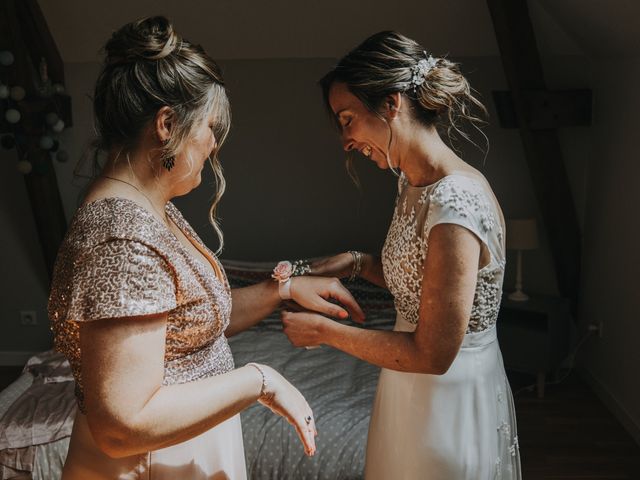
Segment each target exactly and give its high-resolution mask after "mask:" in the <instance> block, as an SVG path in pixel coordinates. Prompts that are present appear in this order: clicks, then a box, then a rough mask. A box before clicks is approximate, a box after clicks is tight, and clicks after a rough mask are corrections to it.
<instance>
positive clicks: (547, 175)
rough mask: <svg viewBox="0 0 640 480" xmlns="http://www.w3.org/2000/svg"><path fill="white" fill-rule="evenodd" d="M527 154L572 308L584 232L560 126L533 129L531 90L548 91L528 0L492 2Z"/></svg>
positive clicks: (557, 268) (557, 267) (558, 272)
mask: <svg viewBox="0 0 640 480" xmlns="http://www.w3.org/2000/svg"><path fill="white" fill-rule="evenodd" d="M487 4H488V7H489V11H490V13H491V18H492V20H493V26H494V29H495V32H496V39H497V41H498V47H499V49H500V56H501V58H502V64H503V67H504V72H505V76H506V79H507V83H508V85H509V89H510V91H511V98H512V101H513V108H514V111H515V117H516V120H517V125H518V128H519V130H520V137H521V139H522V145H523V147H524V153H525V158H526V161H527V165H528V167H529V172H530V175H531V180H532V182H533V187H534V191H535V194H536V198H537V200H538V204H539V206H540V212H541V214H542V219H543V221H544V225H545V230H546V233H547V239H548V242H549V246H550V248H551V254H552V257H553V261H554V266H555V271H556V277H557V281H558V288H559V290H560V294H561V295H563V296H565V297H567V298H569V299H570V300H571V303H572V307H573V311H574V313H575V311H576V305H577V300H578V293H579V283H580V255H581V235H580V226H579V223H578V217H577V214H576V209H575V205H574V201H573V197H572V194H571V189H570V185H569V180H568V176H567V172H566V168H565V164H564V161H563V158H562V150H561V148H560V142H559V140H558V135H557V132H556V130H555V128H552V127H550V128H532V125H531V104H530V102H529V98H530V92H531V91H538V92H541V91H546V85H545V80H544V72H543V68H542V63H541V61H540V55H539V53H538V46H537V43H536V38H535V34H534V30H533V26H532V24H531V19H530V17H529V10H528V7H527V0H487ZM508 234H509V232H507V235H508Z"/></svg>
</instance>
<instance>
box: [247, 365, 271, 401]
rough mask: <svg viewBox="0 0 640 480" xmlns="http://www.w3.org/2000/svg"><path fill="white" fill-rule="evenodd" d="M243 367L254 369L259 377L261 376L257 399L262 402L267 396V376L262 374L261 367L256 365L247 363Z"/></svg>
mask: <svg viewBox="0 0 640 480" xmlns="http://www.w3.org/2000/svg"><path fill="white" fill-rule="evenodd" d="M245 366H251V367H254V368H255V369H256V370H258V372H260V375H261V376H262V386H261V387H260V396H259V397H258V400H262V399H263V398H265V397H266V396H267V376H266V375H265V374H264V370H263V369H262V367H261V366H260V365H258V364H257V363H254V362H249V363H247V364H246V365H245Z"/></svg>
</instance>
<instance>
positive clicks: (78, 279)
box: [49, 198, 234, 411]
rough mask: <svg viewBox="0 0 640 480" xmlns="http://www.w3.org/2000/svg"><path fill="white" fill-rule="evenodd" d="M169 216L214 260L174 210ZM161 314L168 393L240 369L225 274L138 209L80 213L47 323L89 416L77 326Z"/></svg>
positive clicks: (57, 273) (98, 207)
mask: <svg viewBox="0 0 640 480" xmlns="http://www.w3.org/2000/svg"><path fill="white" fill-rule="evenodd" d="M166 212H167V214H168V215H169V217H170V218H171V220H172V221H173V222H174V223H175V224H176V225H177V226H178V227H179V228H180V229H181V231H182V232H184V233H185V235H186V236H187V237H190V238H191V239H193V240H194V241H195V242H197V243H198V244H199V245H200V247H201V248H202V249H203V250H205V251H206V252H208V253H209V254H210V255H209V256H210V257H211V258H212V259H214V254H213V253H211V252H210V251H209V250H207V248H206V246H205V245H204V244H203V243H202V241H201V240H200V239H199V237H198V235H197V234H196V233H195V232H194V231H193V229H192V228H191V227H190V226H189V224H188V223H187V222H186V220H185V219H184V218H183V217H182V215H181V214H180V212H179V211H178V209H177V208H176V207H175V206H174V205H173V204H171V203H169V204H168V205H167V209H166ZM214 261H215V259H214ZM216 267H218V268H217V269H218V270H219V271H220V272H223V270H222V267H221V266H220V265H219V264H217V263H216ZM160 313H166V314H167V328H166V342H165V343H166V344H165V358H164V363H165V371H164V380H163V383H164V384H165V385H170V384H174V383H186V382H190V381H193V380H197V379H199V378H205V377H208V376H212V375H217V374H220V373H224V372H227V371H229V370H232V369H233V368H234V364H233V357H232V355H231V351H230V349H229V346H228V344H227V340H226V338H225V336H224V330H225V328H226V327H227V325H228V323H229V319H230V315H231V290H230V288H229V284H228V281H227V279H226V277H225V276H224V274H222V278H218V277H217V276H216V275H215V274H214V273H213V271H212V270H211V269H210V268H207V267H206V266H205V265H204V264H203V263H202V261H200V260H198V259H197V258H195V257H193V256H192V255H191V254H189V252H188V251H187V250H186V249H185V248H184V246H183V245H182V244H181V243H180V241H179V240H178V239H177V238H176V237H175V236H174V235H173V233H171V231H170V230H169V229H168V228H167V227H166V226H165V225H163V224H162V223H161V222H160V221H158V220H157V219H156V218H155V217H154V216H153V215H151V213H149V212H148V211H147V210H145V209H144V208H142V207H141V206H139V205H137V204H136V203H135V202H133V201H130V200H126V199H122V198H107V199H102V200H97V201H95V202H91V203H89V204H86V205H84V206H82V207H80V209H78V211H77V212H76V214H75V216H74V218H73V219H72V221H71V224H70V226H69V230H68V232H67V235H66V237H65V239H64V241H63V243H62V246H61V247H60V251H59V252H58V258H57V260H56V266H55V270H54V276H53V282H52V287H51V294H50V297H49V319H50V321H51V328H52V330H53V333H54V341H55V346H56V349H57V350H59V351H60V352H62V353H63V354H64V355H65V356H67V358H68V359H69V362H70V364H71V367H72V370H73V374H74V377H75V379H76V391H77V394H78V401H79V405H80V408H81V409H83V411H84V405H83V385H82V375H81V351H80V344H79V323H80V322H86V321H96V320H101V321H108V319H110V318H120V317H137V316H142V315H151V314H160Z"/></svg>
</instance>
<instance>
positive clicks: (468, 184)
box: [425, 175, 496, 244]
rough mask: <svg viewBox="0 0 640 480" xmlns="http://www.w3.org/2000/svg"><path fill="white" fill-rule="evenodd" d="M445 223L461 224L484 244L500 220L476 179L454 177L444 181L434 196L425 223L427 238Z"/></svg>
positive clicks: (438, 186)
mask: <svg viewBox="0 0 640 480" xmlns="http://www.w3.org/2000/svg"><path fill="white" fill-rule="evenodd" d="M441 223H450V224H455V225H460V226H462V227H464V228H467V229H468V230H470V231H471V232H472V233H474V234H475V235H476V236H477V237H478V238H479V239H480V240H481V241H482V242H483V243H484V244H488V243H489V241H488V234H489V232H490V231H492V230H493V229H495V228H496V218H495V214H494V213H493V209H492V208H491V203H490V202H489V199H488V197H487V194H486V192H485V190H484V189H483V188H482V186H480V185H479V184H478V182H476V181H475V180H473V179H470V178H468V177H464V176H461V175H456V176H450V177H447V178H445V179H444V180H442V181H441V182H440V184H439V185H437V187H436V188H435V190H434V191H433V193H432V195H431V199H430V203H429V214H428V219H427V222H426V223H425V238H426V237H428V236H429V233H430V231H431V229H432V228H433V227H435V226H436V225H439V224H441Z"/></svg>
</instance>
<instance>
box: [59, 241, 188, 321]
mask: <svg viewBox="0 0 640 480" xmlns="http://www.w3.org/2000/svg"><path fill="white" fill-rule="evenodd" d="M174 279H175V276H174V272H173V270H172V268H171V266H170V265H169V264H168V263H167V261H166V260H165V259H164V258H163V257H162V256H160V255H159V254H158V253H157V252H156V251H155V250H153V249H152V248H150V247H149V246H147V245H145V244H143V243H141V242H138V241H134V240H124V239H113V240H109V241H106V242H102V243H99V244H98V245H96V246H94V247H92V248H91V249H90V250H88V251H87V252H86V253H85V254H84V255H82V256H81V257H80V258H79V259H78V261H77V262H76V266H75V268H74V273H73V280H72V282H73V287H72V289H71V299H70V308H69V310H68V315H67V318H68V319H69V320H73V321H91V320H98V319H104V318H120V317H134V316H143V315H152V314H158V313H162V312H166V311H169V310H172V309H174V308H175V307H176V286H175V280H174Z"/></svg>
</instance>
